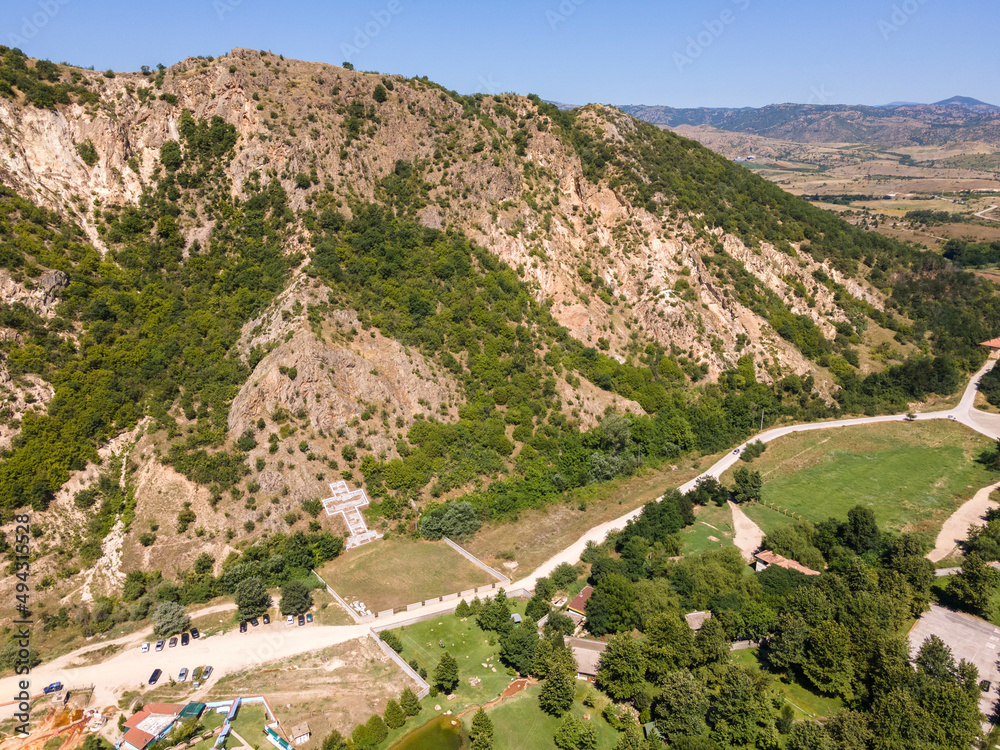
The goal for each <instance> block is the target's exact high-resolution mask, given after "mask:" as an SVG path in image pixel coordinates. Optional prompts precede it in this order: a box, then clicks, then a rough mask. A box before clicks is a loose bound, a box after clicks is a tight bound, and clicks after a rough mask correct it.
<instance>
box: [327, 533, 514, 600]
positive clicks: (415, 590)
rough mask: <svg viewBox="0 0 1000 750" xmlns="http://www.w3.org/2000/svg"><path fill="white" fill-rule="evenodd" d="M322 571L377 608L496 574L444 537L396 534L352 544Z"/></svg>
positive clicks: (484, 581) (345, 592)
mask: <svg viewBox="0 0 1000 750" xmlns="http://www.w3.org/2000/svg"><path fill="white" fill-rule="evenodd" d="M319 574H320V575H321V576H322V577H323V579H324V580H325V581H326V582H327V583H328V584H330V586H332V587H333V590H334V591H336V592H337V593H338V594H340V595H341V596H342V597H344V599H346V600H347V601H348V602H350V601H352V600H355V599H357V600H360V601H363V602H364V603H365V605H366V606H367V607H368V609H370V610H371V611H372V612H381V611H382V610H385V609H392V608H393V607H401V606H404V605H406V604H413V603H414V602H420V601H424V600H426V599H430V598H435V599H436V598H437V597H439V596H442V595H444V594H454V593H458V592H460V591H466V590H468V589H472V588H475V587H477V586H486V585H489V584H491V583H493V582H494V581H495V580H496V579H495V578H493V577H492V576H491V575H489V574H488V573H487V572H486V571H484V570H482V569H481V568H478V567H476V566H475V565H473V564H472V563H471V562H469V561H468V560H466V559H465V558H464V557H462V556H461V555H460V554H458V553H457V552H455V550H453V549H451V547H449V546H448V545H447V544H445V543H444V542H428V541H415V540H412V539H403V538H401V537H394V538H392V539H384V540H381V541H377V542H372V543H371V544H366V545H364V546H362V547H358V548H356V549H352V550H347V551H346V552H344V554H342V555H341V556H340V557H338V558H337V559H335V560H331V561H330V562H328V563H327V564H326V565H324V566H323V567H322V568H321V569H320V571H319Z"/></svg>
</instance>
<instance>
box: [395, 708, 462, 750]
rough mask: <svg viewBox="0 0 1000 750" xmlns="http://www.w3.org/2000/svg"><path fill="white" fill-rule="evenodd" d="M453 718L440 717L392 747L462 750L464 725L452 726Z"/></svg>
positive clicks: (421, 749)
mask: <svg viewBox="0 0 1000 750" xmlns="http://www.w3.org/2000/svg"><path fill="white" fill-rule="evenodd" d="M453 719H454V717H453V716H439V717H438V718H436V719H432V720H431V721H429V722H427V723H426V724H424V725H423V726H422V727H418V728H417V729H414V730H413V731H412V732H410V733H409V734H408V735H406V736H405V737H403V739H401V740H400V741H399V742H397V743H396V744H395V745H393V746H392V750H462V748H464V747H465V742H464V741H463V739H462V731H461V729H462V725H461V722H459V724H458V726H452V724H451V722H452V720H453Z"/></svg>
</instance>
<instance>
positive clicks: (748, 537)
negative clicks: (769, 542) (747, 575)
mask: <svg viewBox="0 0 1000 750" xmlns="http://www.w3.org/2000/svg"><path fill="white" fill-rule="evenodd" d="M729 510H730V511H731V512H732V514H733V530H734V531H735V534H734V535H733V544H735V545H736V549H738V550H739V551H740V552H742V553H743V557H744V558H746V559H747V560H753V555H754V553H755V552H756V551H757V550H758V549H760V543H761V542H762V541H764V532H763V531H761V528H760V526H758V525H757V524H755V523H754V522H753V521H751V520H750V518H749V517H748V516H747V514H746V513H744V512H743V510H742V509H741V508H740V506H738V505H737V504H736V503H734V502H733V501H732V500H730V501H729Z"/></svg>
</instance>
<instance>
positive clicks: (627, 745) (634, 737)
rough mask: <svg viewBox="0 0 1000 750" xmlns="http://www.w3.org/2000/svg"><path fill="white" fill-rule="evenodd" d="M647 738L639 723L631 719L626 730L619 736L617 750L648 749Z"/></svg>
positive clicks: (616, 744)
mask: <svg viewBox="0 0 1000 750" xmlns="http://www.w3.org/2000/svg"><path fill="white" fill-rule="evenodd" d="M646 747H647V745H646V740H645V739H644V738H643V736H642V730H641V729H640V728H639V725H638V724H633V723H632V722H631V721H630V722H629V723H628V724H627V725H626V726H625V731H624V732H622V734H621V735H619V737H618V742H616V743H615V750H646Z"/></svg>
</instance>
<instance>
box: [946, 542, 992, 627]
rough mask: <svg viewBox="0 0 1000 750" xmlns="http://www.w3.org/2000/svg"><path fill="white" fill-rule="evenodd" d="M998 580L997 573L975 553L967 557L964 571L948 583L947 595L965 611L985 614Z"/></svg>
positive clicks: (963, 565) (963, 562)
mask: <svg viewBox="0 0 1000 750" xmlns="http://www.w3.org/2000/svg"><path fill="white" fill-rule="evenodd" d="M996 578H997V574H996V571H995V570H993V569H992V568H990V567H989V566H988V565H987V564H986V561H985V560H983V558H982V557H980V556H979V555H977V554H976V553H974V552H973V553H970V554H968V555H966V556H965V559H964V560H963V561H962V570H961V571H959V572H958V573H957V574H956V575H953V576H952V577H951V580H950V581H948V588H947V593H948V595H949V596H951V597H952V598H954V599H955V601H956V602H957V603H958V605H959V606H960V607H962V608H963V609H966V610H968V611H970V612H974V613H977V614H978V613H980V612H985V611H986V610H987V609H988V608H989V606H990V597H991V596H992V595H993V589H994V587H995V586H996Z"/></svg>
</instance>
